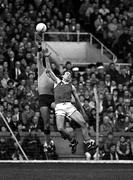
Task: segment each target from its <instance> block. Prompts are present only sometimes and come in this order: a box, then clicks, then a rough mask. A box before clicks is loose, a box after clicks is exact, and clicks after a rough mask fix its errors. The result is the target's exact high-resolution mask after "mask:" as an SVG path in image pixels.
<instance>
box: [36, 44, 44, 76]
mask: <svg viewBox="0 0 133 180" xmlns="http://www.w3.org/2000/svg"><path fill="white" fill-rule="evenodd" d="M36 47H37V69H38V76H41V74H42V73H43V72H44V70H45V68H44V66H43V55H42V46H41V45H40V44H39V43H38V42H36Z"/></svg>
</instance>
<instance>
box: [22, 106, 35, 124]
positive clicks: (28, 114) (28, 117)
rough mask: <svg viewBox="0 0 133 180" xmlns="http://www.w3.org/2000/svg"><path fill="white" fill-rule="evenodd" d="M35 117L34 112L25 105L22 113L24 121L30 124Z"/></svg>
mask: <svg viewBox="0 0 133 180" xmlns="http://www.w3.org/2000/svg"><path fill="white" fill-rule="evenodd" d="M33 116H34V111H33V110H32V109H31V108H30V106H29V104H25V105H24V111H23V112H22V121H23V122H25V121H26V123H28V124H29V123H30V122H31V120H32V118H33Z"/></svg>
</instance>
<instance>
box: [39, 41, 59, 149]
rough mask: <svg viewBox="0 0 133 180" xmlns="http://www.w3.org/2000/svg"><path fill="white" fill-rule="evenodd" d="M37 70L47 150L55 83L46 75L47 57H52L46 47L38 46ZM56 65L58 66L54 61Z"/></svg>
mask: <svg viewBox="0 0 133 180" xmlns="http://www.w3.org/2000/svg"><path fill="white" fill-rule="evenodd" d="M37 46H38V52H37V68H38V93H39V106H40V112H41V116H42V119H43V122H44V123H43V124H44V134H45V143H44V144H45V149H46V148H47V147H48V146H49V144H50V141H51V138H50V108H51V104H52V102H54V83H53V81H52V79H51V78H49V77H48V76H47V74H46V68H45V66H44V62H43V61H44V59H45V56H47V55H48V56H50V54H47V53H45V52H46V49H45V48H44V47H45V45H44V44H43V43H42V45H39V44H37ZM54 63H55V64H57V63H56V62H55V60H54Z"/></svg>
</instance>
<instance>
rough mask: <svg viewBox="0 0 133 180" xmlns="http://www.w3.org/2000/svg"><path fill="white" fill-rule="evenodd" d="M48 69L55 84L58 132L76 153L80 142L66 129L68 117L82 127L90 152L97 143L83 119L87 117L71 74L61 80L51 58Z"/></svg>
mask: <svg viewBox="0 0 133 180" xmlns="http://www.w3.org/2000/svg"><path fill="white" fill-rule="evenodd" d="M46 68H47V74H48V76H49V77H51V79H52V80H53V82H54V98H55V114H56V125H57V129H58V131H59V132H60V133H61V134H62V135H63V137H65V138H66V139H68V140H69V141H70V143H71V147H72V153H75V152H76V146H77V144H78V142H77V140H76V139H74V138H73V137H72V135H71V134H70V133H69V132H68V131H67V129H66V128H65V127H64V123H65V116H68V117H69V118H70V119H72V120H74V121H75V122H76V123H78V124H79V125H80V126H81V130H82V135H83V138H84V144H85V146H86V147H87V148H88V150H89V149H90V148H91V147H92V145H94V143H95V141H94V140H92V139H91V138H90V136H89V133H88V128H87V124H86V121H85V120H84V118H83V117H85V112H84V109H83V107H82V105H81V103H80V101H79V98H78V95H77V93H76V89H75V87H74V86H73V85H72V84H71V73H70V72H69V71H66V72H65V73H64V74H63V79H62V80H60V79H59V78H58V77H57V76H56V75H55V74H54V73H53V71H52V69H51V66H50V62H49V58H46ZM71 95H73V96H74V98H75V100H76V102H77V103H78V105H79V106H80V109H81V112H82V114H81V113H80V112H79V111H78V110H77V109H76V108H75V106H74V105H73V104H72V103H71ZM93 148H94V146H93Z"/></svg>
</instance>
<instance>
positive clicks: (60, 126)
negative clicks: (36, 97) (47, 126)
mask: <svg viewBox="0 0 133 180" xmlns="http://www.w3.org/2000/svg"><path fill="white" fill-rule="evenodd" d="M64 124H65V116H62V115H56V126H57V129H58V131H59V132H60V133H61V136H62V137H63V138H64V139H68V140H69V141H71V140H72V136H71V134H70V133H69V132H68V131H67V129H65V126H64Z"/></svg>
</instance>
